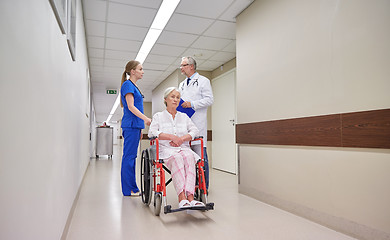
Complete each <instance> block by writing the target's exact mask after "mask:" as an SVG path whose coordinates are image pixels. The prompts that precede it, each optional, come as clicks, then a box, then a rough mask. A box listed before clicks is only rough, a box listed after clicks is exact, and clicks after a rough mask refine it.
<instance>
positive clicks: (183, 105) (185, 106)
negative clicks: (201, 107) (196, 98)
mask: <svg viewBox="0 0 390 240" xmlns="http://www.w3.org/2000/svg"><path fill="white" fill-rule="evenodd" d="M181 106H182V107H183V108H191V102H183V104H182V105H181Z"/></svg>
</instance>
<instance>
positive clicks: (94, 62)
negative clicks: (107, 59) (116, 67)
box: [89, 58, 103, 67]
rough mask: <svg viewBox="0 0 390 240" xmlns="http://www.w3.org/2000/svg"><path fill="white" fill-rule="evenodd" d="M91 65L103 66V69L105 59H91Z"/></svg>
mask: <svg viewBox="0 0 390 240" xmlns="http://www.w3.org/2000/svg"><path fill="white" fill-rule="evenodd" d="M89 64H90V65H91V66H102V67H103V58H89Z"/></svg>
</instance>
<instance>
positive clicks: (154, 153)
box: [140, 137, 214, 216]
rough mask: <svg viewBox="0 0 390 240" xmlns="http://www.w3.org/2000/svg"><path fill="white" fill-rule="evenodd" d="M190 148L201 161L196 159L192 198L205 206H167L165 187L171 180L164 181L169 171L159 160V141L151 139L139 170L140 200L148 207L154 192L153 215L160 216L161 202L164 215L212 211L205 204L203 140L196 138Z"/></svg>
mask: <svg viewBox="0 0 390 240" xmlns="http://www.w3.org/2000/svg"><path fill="white" fill-rule="evenodd" d="M198 141H199V142H198ZM194 143H197V144H194ZM199 143H200V144H199ZM190 146H191V148H192V150H193V151H195V152H196V153H198V152H200V154H199V156H201V159H198V160H197V162H196V183H195V194H194V198H195V199H196V200H197V201H201V202H203V203H204V205H205V206H195V207H189V208H178V209H173V208H172V206H171V205H168V204H167V197H166V187H167V185H168V184H169V183H171V182H172V178H170V179H169V180H168V181H165V172H167V173H169V174H171V171H170V170H169V169H168V168H167V167H166V166H165V165H164V160H163V159H159V139H158V138H157V137H154V138H151V139H150V147H149V148H148V149H145V150H143V151H142V155H141V168H140V169H141V174H140V177H141V199H142V202H143V203H144V204H145V205H146V206H149V205H150V203H151V200H152V195H153V192H154V200H153V201H154V202H153V205H154V214H155V215H156V216H159V215H160V212H161V206H162V203H163V202H164V214H167V213H173V212H179V211H183V210H200V211H208V210H213V209H214V203H208V202H207V190H206V182H205V174H204V158H203V138H202V137H197V138H195V139H194V140H192V141H190Z"/></svg>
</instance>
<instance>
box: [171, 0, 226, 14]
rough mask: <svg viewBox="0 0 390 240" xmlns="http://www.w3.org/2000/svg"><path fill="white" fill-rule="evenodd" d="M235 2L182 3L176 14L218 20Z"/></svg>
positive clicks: (206, 0)
mask: <svg viewBox="0 0 390 240" xmlns="http://www.w3.org/2000/svg"><path fill="white" fill-rule="evenodd" d="M233 1H234V0H213V1H210V0H196V1H181V2H180V4H179V6H177V9H176V12H177V13H182V14H188V15H193V16H199V17H205V18H212V19H216V18H217V17H218V16H220V15H221V14H222V13H223V12H224V11H225V10H226V8H227V7H228V6H229V5H230V4H231V3H232V2H233Z"/></svg>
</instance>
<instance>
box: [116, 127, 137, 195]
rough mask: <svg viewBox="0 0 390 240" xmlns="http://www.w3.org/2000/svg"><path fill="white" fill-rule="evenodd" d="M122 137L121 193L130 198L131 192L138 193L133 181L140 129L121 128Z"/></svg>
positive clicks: (135, 183)
mask: <svg viewBox="0 0 390 240" xmlns="http://www.w3.org/2000/svg"><path fill="white" fill-rule="evenodd" d="M122 135H123V138H124V143H123V156H122V168H121V182H122V193H123V195H124V196H130V195H131V192H133V193H136V192H139V189H138V187H137V182H136V180H135V162H136V159H137V150H138V145H139V141H140V136H141V129H138V128H123V130H122Z"/></svg>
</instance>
